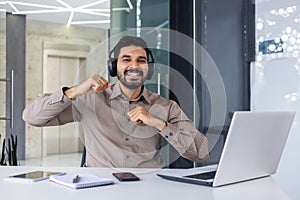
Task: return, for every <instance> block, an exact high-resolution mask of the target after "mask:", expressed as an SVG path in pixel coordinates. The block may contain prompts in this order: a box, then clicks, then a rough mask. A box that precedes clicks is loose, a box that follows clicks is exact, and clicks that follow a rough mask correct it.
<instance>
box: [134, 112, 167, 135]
mask: <svg viewBox="0 0 300 200" xmlns="http://www.w3.org/2000/svg"><path fill="white" fill-rule="evenodd" d="M128 116H129V117H130V120H131V121H132V122H133V123H135V124H145V125H147V126H153V127H155V128H157V129H158V130H160V131H163V130H164V129H166V127H167V125H166V122H164V121H163V120H161V119H158V118H156V117H153V116H151V114H150V113H149V112H148V111H147V110H146V109H145V108H143V107H142V106H137V107H136V108H134V109H132V110H131V111H129V112H128Z"/></svg>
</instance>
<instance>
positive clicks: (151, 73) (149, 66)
mask: <svg viewBox="0 0 300 200" xmlns="http://www.w3.org/2000/svg"><path fill="white" fill-rule="evenodd" d="M148 68H149V69H148V75H147V80H150V79H151V78H152V75H153V73H154V63H149V64H148Z"/></svg>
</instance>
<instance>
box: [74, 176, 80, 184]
mask: <svg viewBox="0 0 300 200" xmlns="http://www.w3.org/2000/svg"><path fill="white" fill-rule="evenodd" d="M79 178H80V177H79V175H76V176H75V177H74V178H73V183H78V182H79Z"/></svg>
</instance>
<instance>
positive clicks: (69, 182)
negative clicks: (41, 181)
mask: <svg viewBox="0 0 300 200" xmlns="http://www.w3.org/2000/svg"><path fill="white" fill-rule="evenodd" d="M74 177H76V178H77V180H76V182H74ZM49 180H50V181H52V182H55V183H58V184H60V185H64V186H67V187H70V188H73V189H82V188H89V187H96V186H102V185H111V184H114V181H113V180H112V179H108V178H102V177H98V176H95V175H93V174H78V175H72V174H66V175H52V176H50V178H49Z"/></svg>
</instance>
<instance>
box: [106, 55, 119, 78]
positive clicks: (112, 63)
mask: <svg viewBox="0 0 300 200" xmlns="http://www.w3.org/2000/svg"><path fill="white" fill-rule="evenodd" d="M116 61H117V60H116V59H115V58H110V59H109V60H108V61H107V67H108V71H109V75H110V76H111V77H115V76H117V62H116Z"/></svg>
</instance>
